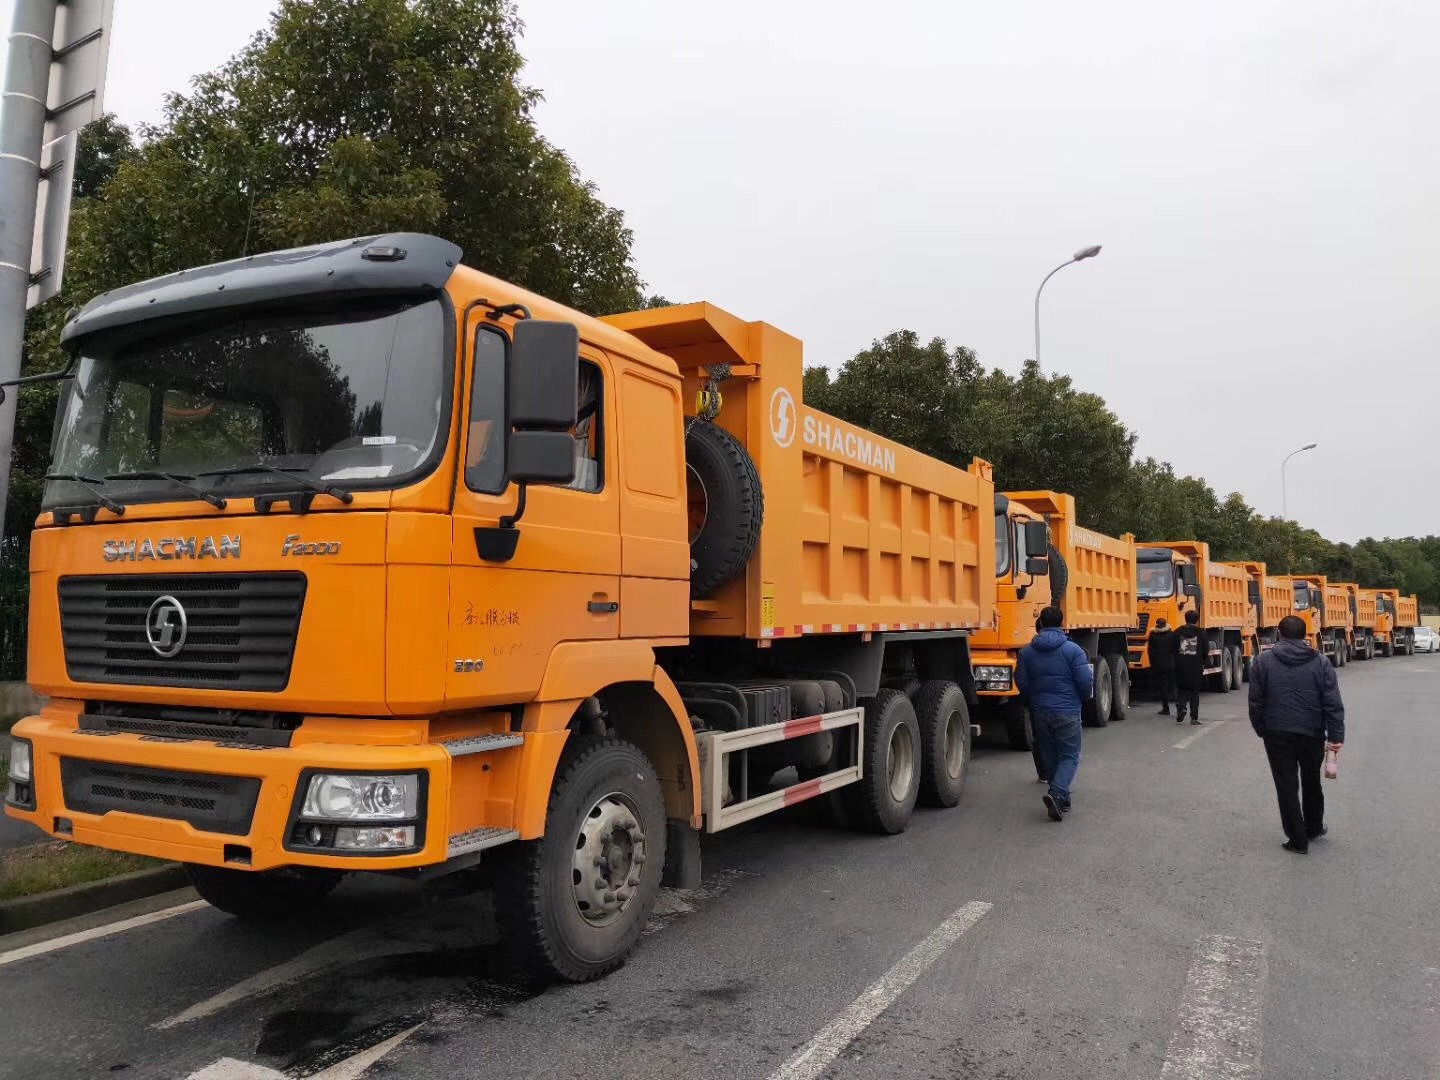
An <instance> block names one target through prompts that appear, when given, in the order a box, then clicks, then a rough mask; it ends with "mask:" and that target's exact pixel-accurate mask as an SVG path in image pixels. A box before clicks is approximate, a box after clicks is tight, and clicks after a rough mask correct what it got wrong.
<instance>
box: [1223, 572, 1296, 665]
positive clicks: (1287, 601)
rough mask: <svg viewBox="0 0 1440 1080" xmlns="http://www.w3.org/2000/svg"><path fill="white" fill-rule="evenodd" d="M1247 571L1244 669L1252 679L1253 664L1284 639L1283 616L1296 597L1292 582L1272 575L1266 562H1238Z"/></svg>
mask: <svg viewBox="0 0 1440 1080" xmlns="http://www.w3.org/2000/svg"><path fill="white" fill-rule="evenodd" d="M1236 565H1237V566H1239V567H1241V568H1242V569H1243V570H1244V571H1245V575H1246V586H1245V587H1246V597H1247V601H1248V602H1247V604H1246V610H1245V629H1244V641H1243V645H1244V664H1243V667H1242V669H1241V673H1242V675H1243V676H1244V679H1245V681H1246V682H1248V681H1249V680H1250V665H1251V664H1252V663H1254V661H1255V658H1256V657H1258V656H1259V655H1260V654H1261V653H1262V652H1265V651H1266V650H1268V649H1272V648H1274V647H1275V642H1276V641H1278V640H1279V639H1280V620H1281V619H1283V618H1285V616H1286V615H1289V614H1290V613H1291V610H1292V609H1293V607H1294V598H1293V596H1292V595H1291V589H1290V585H1289V583H1288V582H1287V581H1286V580H1285V579H1284V578H1282V577H1277V576H1272V575H1271V574H1270V573H1269V572H1268V570H1267V568H1266V566H1265V564H1264V563H1263V562H1240V563H1237V564H1236Z"/></svg>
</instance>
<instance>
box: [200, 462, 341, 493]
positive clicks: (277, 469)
mask: <svg viewBox="0 0 1440 1080" xmlns="http://www.w3.org/2000/svg"><path fill="white" fill-rule="evenodd" d="M300 471H303V468H302V466H298V465H293V466H291V467H289V468H284V467H282V466H279V465H268V464H266V463H265V462H263V461H257V462H255V463H254V464H253V465H231V466H230V467H229V468H225V469H206V470H205V471H204V472H202V473H196V474H195V478H196V479H199V478H200V477H202V476H245V475H247V474H251V473H272V474H273V475H275V476H283V477H285V479H287V480H293V481H295V483H297V484H299V485H300V486H301V487H302V488H304V489H305V490H307V491H311V492H314V493H315V494H316V495H329V496H330V497H331V498H332V499H339V500H340V501H341V502H342V503H350V502H353V501H354V500H355V496H354V495H352V494H351V493H350V492H348V491H346V490H345V489H344V488H340V487H336V486H335V485H334V484H317V483H316V482H315V481H314V480H311V479H309V478H307V477H304V476H296V475H295V474H296V473H297V472H300ZM269 501H270V502H272V503H273V502H274V501H275V499H273V498H270V499H269Z"/></svg>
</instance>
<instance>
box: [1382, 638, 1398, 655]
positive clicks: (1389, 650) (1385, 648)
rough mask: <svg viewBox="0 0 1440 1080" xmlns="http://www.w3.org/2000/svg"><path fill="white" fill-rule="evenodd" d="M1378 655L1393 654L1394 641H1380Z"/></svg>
mask: <svg viewBox="0 0 1440 1080" xmlns="http://www.w3.org/2000/svg"><path fill="white" fill-rule="evenodd" d="M1380 655H1381V656H1394V655H1395V642H1394V640H1393V639H1392V640H1390V641H1386V642H1382V643H1381V645H1380Z"/></svg>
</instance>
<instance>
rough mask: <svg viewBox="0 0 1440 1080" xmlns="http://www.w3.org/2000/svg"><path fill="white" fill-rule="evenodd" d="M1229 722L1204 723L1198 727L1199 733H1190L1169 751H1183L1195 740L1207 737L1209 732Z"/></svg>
mask: <svg viewBox="0 0 1440 1080" xmlns="http://www.w3.org/2000/svg"><path fill="white" fill-rule="evenodd" d="M1229 722H1230V721H1229V720H1209V721H1206V722H1205V723H1204V724H1202V725H1201V726H1200V730H1199V731H1192V732H1191V733H1190V734H1189V735H1186V736H1185V738H1183V739H1181V740H1180V741H1179V742H1177V743H1176V744H1175V745H1174V746H1172V747H1170V749H1171V750H1184V749H1185V748H1186V747H1187V746H1189V745H1190V744H1191V743H1193V742H1194V741H1195V740H1196V739H1203V738H1204V737H1205V736H1206V735H1209V734H1210V732H1212V731H1214V730H1215V729H1216V728H1218V727H1219V726H1220V725H1221V724H1228V723H1229Z"/></svg>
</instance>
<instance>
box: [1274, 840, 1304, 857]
mask: <svg viewBox="0 0 1440 1080" xmlns="http://www.w3.org/2000/svg"><path fill="white" fill-rule="evenodd" d="M1280 846H1281V847H1283V848H1284V849H1285V850H1286V851H1289V852H1292V853H1294V854H1296V855H1306V854H1308V853H1309V851H1310V848H1309V847H1301V846H1300V845H1299V844H1297V843H1295V841H1293V840H1286V841H1285V842H1284V843H1283V844H1281V845H1280Z"/></svg>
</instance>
